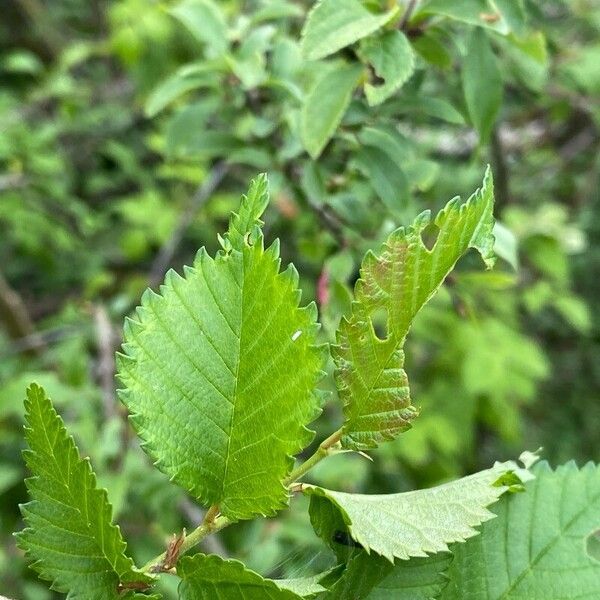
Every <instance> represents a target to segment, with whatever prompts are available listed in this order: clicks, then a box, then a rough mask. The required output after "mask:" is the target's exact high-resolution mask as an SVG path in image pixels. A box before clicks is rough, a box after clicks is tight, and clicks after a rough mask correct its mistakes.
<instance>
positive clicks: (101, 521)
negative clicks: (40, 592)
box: [17, 384, 152, 600]
mask: <svg viewBox="0 0 600 600" xmlns="http://www.w3.org/2000/svg"><path fill="white" fill-rule="evenodd" d="M25 408H26V411H27V412H26V421H27V429H26V439H27V444H28V446H29V449H28V450H26V451H25V454H24V455H25V460H26V462H27V466H28V467H29V469H30V470H31V472H32V474H33V477H31V478H30V479H28V480H27V488H28V490H29V495H30V496H31V499H32V500H31V502H29V503H28V504H25V505H22V506H21V512H22V513H23V517H24V519H25V521H26V523H27V529H25V530H23V531H22V532H20V533H18V534H17V537H18V540H19V546H20V547H21V548H23V550H25V551H26V553H27V555H28V556H29V557H30V558H31V559H33V560H34V562H33V564H32V567H33V568H34V569H35V570H36V571H38V573H39V574H40V577H41V578H42V579H45V580H48V581H51V582H52V587H53V589H55V590H57V591H59V592H65V593H68V597H69V598H73V599H76V598H80V599H81V600H110V599H114V600H117V599H122V598H138V597H139V595H138V594H134V592H129V593H127V594H125V595H122V594H120V593H119V591H118V589H119V588H118V586H119V584H128V583H133V582H139V583H141V584H149V583H150V582H151V581H152V580H151V579H150V578H149V577H147V576H146V575H144V574H142V573H140V572H139V571H137V570H136V568H135V567H134V564H133V562H132V561H131V559H130V558H128V557H127V556H126V555H125V548H126V545H125V542H124V541H123V538H122V537H121V532H120V530H119V528H118V527H116V526H115V525H113V524H112V522H111V521H112V507H111V505H110V504H109V502H108V499H107V496H106V490H102V489H99V488H98V487H97V485H96V477H95V475H94V473H93V472H92V469H91V467H90V463H89V461H88V460H85V459H82V458H81V457H80V456H79V452H78V450H77V448H76V446H75V442H74V441H73V438H72V437H70V436H69V435H68V434H67V431H66V429H65V426H64V423H63V421H62V419H61V418H60V417H59V416H58V415H57V414H56V411H55V410H54V407H53V406H52V403H51V402H50V399H49V398H48V397H47V396H46V393H45V392H44V390H43V389H42V388H41V387H39V386H38V385H36V384H32V385H31V386H30V387H29V388H28V390H27V399H26V400H25ZM143 597H144V598H148V597H147V596H143Z"/></svg>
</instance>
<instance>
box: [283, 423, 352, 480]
mask: <svg viewBox="0 0 600 600" xmlns="http://www.w3.org/2000/svg"><path fill="white" fill-rule="evenodd" d="M341 437H342V430H341V429H338V430H337V431H336V432H334V433H332V434H331V435H330V436H329V437H328V438H327V439H326V440H323V441H322V442H321V443H320V444H319V447H318V448H317V450H316V451H315V453H314V454H313V455H312V456H311V457H310V458H308V459H307V460H305V461H304V462H303V463H302V464H301V465H298V466H297V467H296V468H295V469H294V470H293V471H292V472H291V473H290V474H289V475H288V477H286V479H285V480H284V481H283V484H284V485H286V486H289V485H291V484H292V483H294V482H295V481H297V480H298V479H300V477H302V476H303V475H306V473H308V472H309V471H310V470H311V469H312V468H313V467H314V466H315V465H316V464H317V463H320V462H321V461H322V460H323V459H324V458H327V457H328V456H329V455H330V454H332V453H334V452H335V451H336V450H337V446H338V443H339V441H340V439H341Z"/></svg>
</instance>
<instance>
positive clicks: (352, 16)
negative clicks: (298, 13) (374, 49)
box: [302, 0, 397, 60]
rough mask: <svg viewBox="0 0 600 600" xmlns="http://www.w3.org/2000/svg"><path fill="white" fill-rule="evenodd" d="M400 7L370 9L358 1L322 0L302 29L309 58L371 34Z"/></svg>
mask: <svg viewBox="0 0 600 600" xmlns="http://www.w3.org/2000/svg"><path fill="white" fill-rule="evenodd" d="M396 13H397V9H393V10H390V11H388V12H385V13H382V14H374V13H371V12H369V11H368V10H367V9H366V8H365V7H364V6H363V5H362V4H361V3H360V2H359V0H319V2H317V3H316V4H315V6H314V8H313V9H312V10H311V11H310V13H309V14H308V18H307V19H306V23H305V25H304V29H303V30H302V50H303V52H304V55H305V56H306V58H308V59H309V60H317V59H319V58H325V57H326V56H329V55H330V54H333V53H334V52H337V51H338V50H341V49H342V48H344V47H345V46H349V45H350V44H353V43H354V42H356V41H358V40H360V39H361V38H364V37H366V36H368V35H369V34H371V33H373V32H374V31H377V29H379V28H381V27H382V26H383V25H385V23H387V22H388V21H389V20H390V19H391V18H392V17H393V16H394V14H396Z"/></svg>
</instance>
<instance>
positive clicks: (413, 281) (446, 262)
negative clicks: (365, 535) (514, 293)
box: [333, 170, 494, 449]
mask: <svg viewBox="0 0 600 600" xmlns="http://www.w3.org/2000/svg"><path fill="white" fill-rule="evenodd" d="M493 201H494V198H493V184H492V176H491V173H490V171H489V170H488V172H487V173H486V176H485V179H484V182H483V187H482V188H481V189H480V190H478V191H477V192H475V193H474V194H473V195H472V196H471V197H470V198H469V199H468V200H467V201H466V202H461V200H460V198H455V199H453V200H451V201H450V202H449V203H448V204H447V205H446V207H445V208H444V209H443V210H442V211H441V212H440V213H439V214H438V215H437V216H436V218H435V221H434V224H435V226H436V227H437V229H438V232H437V239H436V242H435V245H434V246H433V248H432V249H431V250H430V249H429V248H428V247H427V246H426V245H425V243H424V241H423V238H422V234H423V231H424V230H425V228H426V227H428V226H429V225H430V221H431V217H430V213H429V212H424V213H422V214H421V215H420V216H419V217H417V219H416V221H415V222H414V223H413V225H412V226H411V227H408V228H407V229H405V228H404V227H401V228H399V229H397V230H396V231H394V232H393V233H392V234H391V235H390V237H389V238H388V239H387V240H386V242H385V243H384V244H383V246H382V247H381V249H380V250H379V253H378V254H374V253H372V252H369V253H367V255H366V256H365V258H364V260H363V263H362V266H361V271H360V279H359V280H358V281H357V283H356V286H355V289H354V298H355V299H354V302H353V304H352V313H351V315H350V316H349V317H348V318H344V319H342V322H341V323H340V327H339V330H338V332H337V345H336V346H334V348H333V358H334V361H335V366H336V371H335V378H336V383H337V387H338V392H339V395H340V398H341V399H342V401H343V404H344V413H345V416H346V421H345V423H344V435H343V437H342V445H343V446H344V447H346V448H352V449H367V448H373V447H375V446H377V444H379V443H380V442H382V441H384V440H389V439H393V438H394V437H395V436H396V435H397V434H398V433H400V432H402V431H404V430H406V429H408V428H409V427H410V423H411V421H412V420H413V419H414V417H415V416H416V415H417V410H416V408H415V407H414V406H412V404H411V400H410V394H409V388H408V380H407V377H406V373H405V372H404V370H403V365H404V354H403V352H402V346H403V345H404V340H405V338H406V334H407V333H408V330H409V328H410V326H411V323H412V321H413V319H414V318H415V316H416V314H417V313H418V312H419V310H421V308H422V307H423V305H424V304H425V303H426V302H427V301H428V300H429V298H431V296H432V295H433V294H434V293H435V291H436V290H437V289H438V288H439V286H440V285H441V284H442V282H443V281H444V279H445V278H446V275H448V273H449V272H450V271H451V270H452V268H453V267H454V265H455V263H456V261H457V260H458V259H459V258H460V257H461V256H462V255H463V254H464V253H465V252H466V251H467V249H468V248H476V249H477V250H478V251H479V252H480V254H481V256H482V257H483V259H484V261H485V263H486V265H488V266H491V265H492V264H493V261H494V259H493V246H494V238H493V235H492V228H493V225H494V219H493V215H492V208H493ZM381 311H383V312H384V313H385V315H386V317H387V336H386V337H385V338H383V339H381V338H380V337H378V335H377V334H376V333H375V330H374V327H373V318H374V316H375V315H376V314H377V313H378V312H381Z"/></svg>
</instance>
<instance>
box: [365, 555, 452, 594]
mask: <svg viewBox="0 0 600 600" xmlns="http://www.w3.org/2000/svg"><path fill="white" fill-rule="evenodd" d="M370 559H371V560H372V559H373V557H370ZM379 560H380V561H382V560H384V559H379ZM451 561H452V556H451V555H450V554H447V553H440V554H435V555H433V556H429V557H427V558H411V559H410V560H408V561H404V560H397V561H396V562H395V564H394V566H393V567H392V568H391V569H390V570H389V572H388V574H387V575H386V576H385V577H383V579H382V580H381V581H380V582H379V583H378V584H377V585H376V586H375V587H374V588H373V590H372V591H371V593H370V594H369V595H368V596H367V599H368V600H389V599H390V598H393V599H394V600H432V599H433V598H437V597H438V595H439V594H440V592H441V591H442V590H443V589H444V588H445V587H446V585H447V584H448V579H447V577H446V576H445V571H446V570H447V569H448V566H449V565H450V563H451ZM367 568H370V565H369V564H368V565H367Z"/></svg>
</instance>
